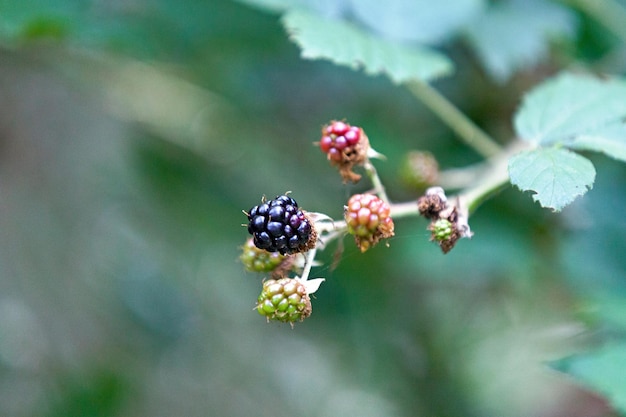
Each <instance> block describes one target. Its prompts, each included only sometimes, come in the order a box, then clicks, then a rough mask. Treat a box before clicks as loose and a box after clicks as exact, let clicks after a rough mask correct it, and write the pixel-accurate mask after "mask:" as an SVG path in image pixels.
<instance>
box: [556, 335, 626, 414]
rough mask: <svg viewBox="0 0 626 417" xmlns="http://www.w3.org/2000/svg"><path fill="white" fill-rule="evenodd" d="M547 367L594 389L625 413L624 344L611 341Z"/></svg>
mask: <svg viewBox="0 0 626 417" xmlns="http://www.w3.org/2000/svg"><path fill="white" fill-rule="evenodd" d="M550 366H551V367H552V368H554V369H556V370H558V371H561V372H564V373H566V374H569V375H571V376H573V377H574V378H576V379H577V380H579V381H580V382H582V383H583V384H584V385H585V386H587V387H589V388H590V389H592V390H594V391H597V392H599V393H601V394H603V395H604V396H606V398H607V399H608V400H609V401H610V403H611V404H612V405H613V407H615V409H616V410H619V411H620V412H622V413H626V371H625V370H626V345H625V344H613V345H609V346H605V347H603V348H602V349H600V350H598V351H596V352H593V353H588V354H582V355H575V356H570V357H567V358H564V359H560V360H558V361H556V362H552V363H551V364H550Z"/></svg>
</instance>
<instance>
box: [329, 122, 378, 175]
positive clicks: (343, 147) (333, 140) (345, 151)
mask: <svg viewBox="0 0 626 417" xmlns="http://www.w3.org/2000/svg"><path fill="white" fill-rule="evenodd" d="M319 147H320V149H321V150H322V152H324V153H325V154H326V156H327V157H328V160H329V161H330V163H331V164H333V165H336V166H338V167H339V173H340V174H341V176H342V177H343V179H344V180H345V181H352V182H357V181H358V180H359V179H360V178H361V176H360V175H358V174H356V173H354V172H353V171H352V168H353V167H354V166H355V165H358V164H362V163H363V162H365V161H366V160H367V150H368V149H369V140H368V139H367V136H366V135H365V133H364V132H363V129H361V128H360V127H357V126H350V125H349V124H347V123H345V122H341V121H336V120H333V121H332V122H330V123H329V124H328V125H326V126H324V127H323V128H322V138H321V139H320V141H319Z"/></svg>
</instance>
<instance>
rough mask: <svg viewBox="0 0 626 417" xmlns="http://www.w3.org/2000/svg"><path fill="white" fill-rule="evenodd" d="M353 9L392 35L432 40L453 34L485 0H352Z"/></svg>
mask: <svg viewBox="0 0 626 417" xmlns="http://www.w3.org/2000/svg"><path fill="white" fill-rule="evenodd" d="M351 3H352V12H353V13H354V15H355V17H356V18H357V19H359V20H360V21H361V22H363V23H364V24H366V25H367V26H369V27H370V28H371V29H372V30H373V31H375V32H377V33H380V34H382V35H383V36H385V37H387V38H389V39H395V40H400V41H409V42H420V43H426V44H432V43H436V42H441V41H443V40H445V39H448V38H451V37H453V36H454V35H455V34H456V33H457V31H458V30H459V28H461V27H462V26H463V25H465V24H467V23H468V22H469V21H470V20H471V19H473V18H474V17H475V16H477V15H478V14H480V12H481V10H482V9H483V8H484V3H485V1H484V0H439V1H432V0H386V1H380V0H352V2H351Z"/></svg>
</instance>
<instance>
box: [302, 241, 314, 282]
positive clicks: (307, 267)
mask: <svg viewBox="0 0 626 417" xmlns="http://www.w3.org/2000/svg"><path fill="white" fill-rule="evenodd" d="M316 253H317V248H313V249H311V250H309V251H308V252H307V253H305V254H304V269H303V270H302V276H301V277H300V280H302V281H306V280H307V279H309V274H310V273H311V268H312V267H313V261H315V254H316Z"/></svg>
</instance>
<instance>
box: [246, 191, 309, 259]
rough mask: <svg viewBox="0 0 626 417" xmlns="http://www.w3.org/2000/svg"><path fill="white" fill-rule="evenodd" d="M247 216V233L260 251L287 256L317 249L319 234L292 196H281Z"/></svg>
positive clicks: (254, 209)
mask: <svg viewBox="0 0 626 417" xmlns="http://www.w3.org/2000/svg"><path fill="white" fill-rule="evenodd" d="M246 214H247V216H248V233H250V234H251V235H252V236H253V242H254V244H255V246H256V247H257V248H259V249H264V250H266V251H268V252H280V253H281V254H283V255H284V254H292V253H298V252H304V251H307V250H309V249H311V248H312V247H314V246H315V240H316V233H315V229H314V228H313V225H312V223H311V221H310V220H309V218H308V217H307V216H306V214H305V213H304V211H302V210H301V209H300V208H299V207H298V203H296V200H294V199H293V198H291V197H289V196H286V195H279V196H277V197H276V198H274V199H273V200H271V201H267V202H263V203H262V204H260V205H258V206H254V207H252V208H251V209H250V210H249V211H248V212H247V213H246Z"/></svg>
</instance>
